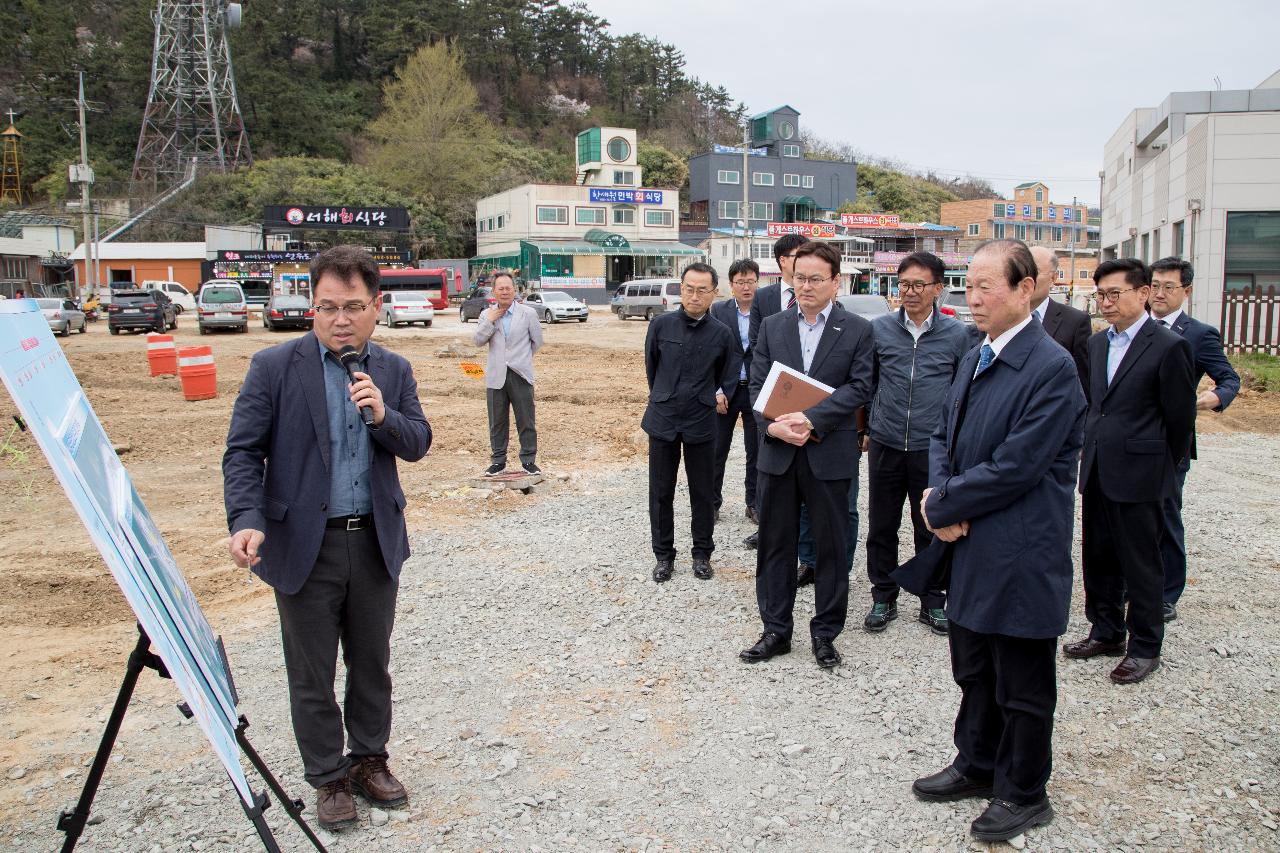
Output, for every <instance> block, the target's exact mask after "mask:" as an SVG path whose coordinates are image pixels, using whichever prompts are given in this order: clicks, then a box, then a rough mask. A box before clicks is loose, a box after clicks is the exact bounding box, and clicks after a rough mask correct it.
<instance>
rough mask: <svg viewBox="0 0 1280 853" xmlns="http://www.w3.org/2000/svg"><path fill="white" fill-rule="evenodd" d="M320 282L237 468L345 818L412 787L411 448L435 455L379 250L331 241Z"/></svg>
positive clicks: (303, 714) (298, 715) (263, 398)
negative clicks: (404, 755)
mask: <svg viewBox="0 0 1280 853" xmlns="http://www.w3.org/2000/svg"><path fill="white" fill-rule="evenodd" d="M311 281H312V282H314V289H313V299H314V303H315V314H316V317H315V326H314V330H313V332H312V333H310V334H306V335H303V336H302V337H300V338H297V339H295V340H292V341H289V342H288V343H283V344H280V345H278V346H274V347H271V348H270V349H266V350H263V351H261V352H259V353H258V354H256V355H255V356H254V357H253V361H252V363H251V364H250V365H249V373H248V375H247V376H246V377H245V381H244V387H243V388H241V390H240V396H239V397H237V398H236V402H235V408H234V410H233V412H232V415H231V428H230V430H229V432H228V434H227V450H226V453H225V455H224V456H223V458H222V475H223V490H224V497H225V502H226V508H227V523H228V526H229V527H230V529H231V541H230V543H229V548H230V551H231V557H232V559H234V560H235V562H236V565H238V566H240V567H241V568H249V569H251V570H252V571H253V572H254V573H255V574H257V575H258V576H259V577H261V578H262V579H263V580H264V581H266V582H267V583H268V584H270V585H271V586H272V587H273V588H274V589H275V598H276V608H277V610H278V611H279V613H280V634H281V638H282V640H283V644H284V662H285V672H286V674H287V676H288V681H289V709H290V713H291V715H292V719H293V731H294V736H295V737H296V738H297V741H298V749H299V751H300V752H301V753H302V765H303V769H304V770H305V771H306V779H307V781H308V782H309V783H310V784H311V785H312V786H313V787H315V788H316V789H317V804H316V816H317V818H318V820H319V822H320V825H321V826H323V827H325V828H326V829H329V830H334V831H336V830H340V829H345V828H347V827H349V826H351V825H352V824H354V823H355V822H356V820H357V815H356V807H355V802H354V800H353V799H352V790H353V788H354V790H355V791H357V792H359V793H360V794H361V795H362V796H364V797H365V799H367V800H368V801H369V802H370V803H371V804H373V805H375V806H379V807H382V808H398V807H400V806H402V805H404V804H405V803H406V802H408V794H407V793H406V792H405V789H404V786H402V785H401V784H400V782H399V781H398V780H397V779H396V778H395V776H393V775H392V774H391V771H390V770H389V769H388V768H387V740H388V739H389V737H390V735H391V675H390V673H389V671H388V665H389V663H390V659H391V628H392V624H393V622H394V620H395V611H396V592H397V589H398V586H399V576H400V567H401V565H402V564H403V563H404V561H405V558H406V557H408V556H409V540H408V537H407V536H406V531H405V522H404V507H405V498H404V492H403V490H402V489H401V488H400V479H399V475H398V473H397V471H396V460H397V459H403V460H405V461H406V462H415V461H417V460H419V459H421V458H422V457H423V456H424V455H425V454H426V452H427V449H428V448H429V447H430V446H431V427H430V425H429V424H428V423H427V420H426V417H425V416H424V415H423V414H422V406H421V405H420V404H419V402H418V386H417V383H416V382H415V381H414V378H413V370H412V368H411V367H410V366H409V362H408V361H406V360H405V359H404V358H402V357H400V356H398V355H395V354H394V353H391V352H388V351H387V350H385V349H383V348H382V347H380V346H378V345H376V344H374V343H372V342H371V341H370V340H369V337H370V336H371V335H372V334H373V329H374V324H375V322H376V320H377V314H376V308H377V304H378V267H377V264H375V263H374V261H373V258H372V257H370V256H369V254H368V253H367V252H365V251H363V250H362V249H359V248H357V247H355V246H336V247H334V248H332V249H326V250H325V251H323V252H321V253H320V254H319V255H317V256H316V257H315V259H314V260H313V261H312V262H311ZM339 645H341V647H342V660H343V663H344V664H345V665H346V673H347V676H346V696H345V701H344V702H343V707H342V708H339V707H338V702H337V700H336V698H335V696H334V689H333V688H334V677H335V669H336V661H337V655H338V647H339ZM344 711H345V717H344ZM344 728H345V738H344ZM344 739H345V746H346V749H345V751H344V749H343V747H344Z"/></svg>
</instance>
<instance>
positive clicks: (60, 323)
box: [36, 298, 87, 338]
mask: <svg viewBox="0 0 1280 853" xmlns="http://www.w3.org/2000/svg"><path fill="white" fill-rule="evenodd" d="M36 304H37V305H39V306H40V313H41V314H43V315H44V318H45V320H47V321H48V323H49V328H50V329H52V330H53V331H55V332H57V333H58V334H59V335H62V336H63V337H64V338H65V337H66V336H67V335H69V334H71V332H72V330H75V331H77V332H79V333H80V334H82V335H83V334H84V333H85V332H86V331H87V327H86V325H85V323H86V321H85V317H84V312H83V311H81V310H80V309H79V308H77V307H76V304H75V303H74V302H72V301H71V300H70V299H57V298H42V299H37V300H36Z"/></svg>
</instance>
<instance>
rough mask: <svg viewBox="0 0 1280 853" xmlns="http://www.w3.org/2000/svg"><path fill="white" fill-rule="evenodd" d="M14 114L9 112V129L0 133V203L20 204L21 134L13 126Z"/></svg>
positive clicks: (11, 111)
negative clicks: (0, 147)
mask: <svg viewBox="0 0 1280 853" xmlns="http://www.w3.org/2000/svg"><path fill="white" fill-rule="evenodd" d="M13 119H14V112H13V110H9V127H8V128H7V129H6V130H5V131H4V132H3V133H0V139H3V140H4V160H3V165H0V202H5V201H8V202H13V203H14V204H22V134H21V133H19V132H18V128H16V127H14V126H13Z"/></svg>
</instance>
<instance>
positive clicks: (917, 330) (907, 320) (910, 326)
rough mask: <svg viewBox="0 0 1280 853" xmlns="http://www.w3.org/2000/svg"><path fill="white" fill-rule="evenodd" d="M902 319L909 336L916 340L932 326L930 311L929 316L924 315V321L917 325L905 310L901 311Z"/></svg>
mask: <svg viewBox="0 0 1280 853" xmlns="http://www.w3.org/2000/svg"><path fill="white" fill-rule="evenodd" d="M902 319H903V322H904V324H905V325H906V327H907V331H908V332H910V333H911V337H913V338H915V339H916V340H917V341H918V340H920V336H921V335H923V334H924V333H925V332H927V331H929V329H930V328H932V326H933V312H932V311H930V312H929V316H927V317H925V318H924V322H923V323H921V324H920V325H919V326H917V325H916V321H915V320H912V319H911V315H910V314H908V313H907V312H906V311H903V312H902Z"/></svg>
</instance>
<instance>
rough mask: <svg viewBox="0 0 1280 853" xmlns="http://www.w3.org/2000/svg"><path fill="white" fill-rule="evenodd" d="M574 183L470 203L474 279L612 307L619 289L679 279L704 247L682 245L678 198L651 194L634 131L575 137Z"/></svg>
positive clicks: (602, 130) (671, 193) (601, 130)
mask: <svg viewBox="0 0 1280 853" xmlns="http://www.w3.org/2000/svg"><path fill="white" fill-rule="evenodd" d="M577 174H578V182H577V183H576V184H522V185H521V186H518V187H514V188H512V189H510V190H507V191H506V192H501V193H497V194H496V195H492V196H488V197H487V198H483V199H480V200H479V201H478V202H477V203H476V255H475V257H473V258H472V259H471V276H472V278H476V277H479V276H482V275H487V274H490V273H492V272H494V271H505V272H511V273H514V274H515V275H516V276H517V278H519V279H521V280H522V283H524V284H525V285H526V286H527V287H540V288H542V289H545V290H568V291H570V292H571V293H572V294H573V295H574V296H575V297H578V298H582V299H586V300H587V301H588V302H589V303H595V304H604V303H606V302H608V300H609V298H610V296H611V295H612V293H613V291H614V290H616V289H617V287H618V285H620V284H622V283H624V282H627V281H632V280H634V279H640V278H661V277H671V276H678V275H679V274H680V272H681V271H682V270H683V269H684V268H685V267H686V266H688V265H689V264H690V263H693V262H694V261H698V260H703V256H704V253H703V251H702V250H701V249H699V248H697V247H695V246H690V245H687V244H684V243H681V242H680V239H679V229H678V225H679V204H680V199H679V191H678V190H676V189H648V188H644V186H643V183H642V178H643V175H642V170H641V168H640V166H639V165H638V164H637V163H636V132H635V131H634V130H631V129H628V128H607V127H595V128H591V129H589V130H585V131H583V132H582V133H580V134H578V138H577Z"/></svg>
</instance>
